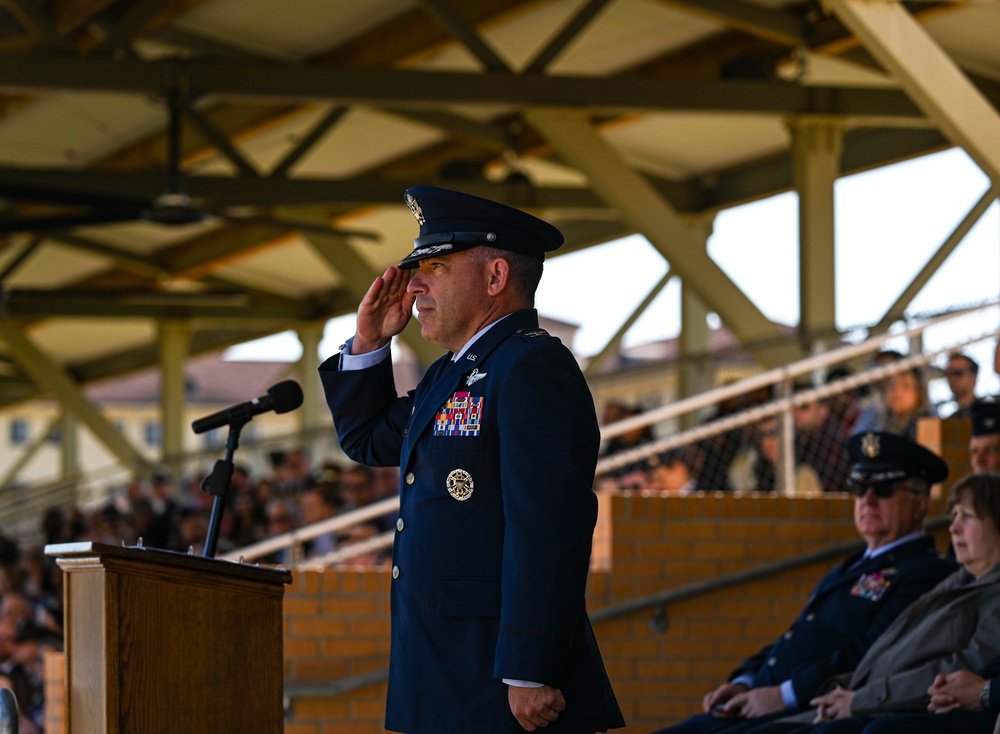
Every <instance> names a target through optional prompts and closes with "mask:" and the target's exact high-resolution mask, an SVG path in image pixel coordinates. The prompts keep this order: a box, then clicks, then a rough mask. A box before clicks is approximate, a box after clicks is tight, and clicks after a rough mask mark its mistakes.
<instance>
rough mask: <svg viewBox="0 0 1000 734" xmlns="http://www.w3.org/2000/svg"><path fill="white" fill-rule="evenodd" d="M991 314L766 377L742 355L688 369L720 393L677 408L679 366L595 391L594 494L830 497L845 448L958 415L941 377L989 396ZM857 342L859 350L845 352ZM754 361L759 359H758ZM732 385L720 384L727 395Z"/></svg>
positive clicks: (936, 321)
mask: <svg viewBox="0 0 1000 734" xmlns="http://www.w3.org/2000/svg"><path fill="white" fill-rule="evenodd" d="M998 334H1000V328H998V309H997V304H996V302H990V303H986V304H979V305H977V306H974V307H970V308H968V309H962V310H959V311H955V312H952V313H949V314H945V315H939V316H934V317H926V318H919V319H912V320H911V323H910V325H909V326H908V327H906V328H900V329H897V330H896V331H894V332H892V333H889V334H885V335H881V336H877V337H872V338H869V339H865V340H863V341H860V340H859V339H860V338H863V337H864V336H865V334H864V332H863V330H860V329H859V330H854V331H852V332H850V333H849V334H847V335H846V336H845V337H843V339H842V345H841V346H839V347H837V348H835V349H831V350H829V351H824V352H822V353H820V354H817V355H815V356H812V357H808V358H806V359H802V360H798V361H796V362H793V363H791V364H788V365H786V366H784V367H780V368H777V369H771V370H764V369H763V368H762V367H760V366H759V365H758V364H757V363H755V361H754V360H753V359H752V358H751V357H750V351H749V350H746V349H733V350H724V351H720V352H719V353H716V354H714V355H711V356H710V358H709V357H707V356H705V355H702V356H699V357H695V358H693V360H694V361H695V363H696V364H697V369H698V371H699V372H700V373H701V374H702V376H703V377H705V376H708V377H709V379H710V380H711V381H712V382H715V383H716V384H718V385H721V386H720V387H716V388H715V389H713V390H710V391H707V392H701V393H696V394H693V395H689V396H688V397H683V396H682V392H681V391H682V389H683V387H684V371H685V369H690V364H688V365H685V364H684V361H683V360H677V361H675V362H673V363H671V364H669V365H667V366H662V367H660V368H659V369H655V368H638V369H635V370H632V371H631V373H630V372H629V371H622V372H619V373H618V374H615V375H613V376H608V377H606V378H596V379H594V380H592V385H593V387H594V393H595V398H596V399H597V402H598V404H599V407H600V408H601V411H602V414H603V415H604V416H605V419H606V420H605V424H604V426H603V437H604V439H605V443H604V446H603V454H602V459H601V461H600V463H599V465H598V485H599V486H600V487H604V488H621V489H651V490H656V491H676V492H685V491H694V490H704V491H759V492H782V493H789V494H791V493H805V492H811V491H816V492H820V491H838V490H842V489H843V487H844V480H845V478H846V476H847V473H848V471H849V460H848V458H847V455H846V450H845V445H846V442H847V439H848V438H849V436H851V435H852V434H853V433H857V432H859V431H862V430H865V429H877V430H885V431H890V432H894V433H900V434H903V435H907V436H909V437H910V438H914V439H915V438H916V427H917V423H918V421H919V419H920V418H922V417H927V416H937V415H940V416H941V417H947V416H948V415H950V414H951V413H952V412H953V411H954V410H956V408H957V407H958V406H957V404H956V403H955V402H954V400H953V399H952V398H953V396H952V393H951V389H950V385H949V383H948V382H947V380H946V378H945V376H944V369H943V368H944V366H945V364H946V363H947V361H948V359H949V357H950V355H952V354H955V353H962V354H966V355H968V356H970V357H971V358H972V359H973V360H974V361H975V362H976V363H977V364H979V365H980V369H979V380H978V383H977V393H978V395H979V396H980V397H982V396H985V395H995V394H996V393H997V392H998V390H997V374H996V372H995V371H994V355H995V349H996V344H997V336H998ZM851 340H854V341H855V342H857V343H853V344H852V343H849V342H850V341H851ZM759 353H760V351H759V350H758V354H759ZM726 383H728V384H726Z"/></svg>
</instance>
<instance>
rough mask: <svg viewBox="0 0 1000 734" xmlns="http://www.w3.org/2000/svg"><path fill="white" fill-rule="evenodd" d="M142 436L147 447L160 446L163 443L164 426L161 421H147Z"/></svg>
mask: <svg viewBox="0 0 1000 734" xmlns="http://www.w3.org/2000/svg"><path fill="white" fill-rule="evenodd" d="M142 435H143V438H144V439H145V441H146V445H147V446H160V445H161V444H162V443H163V424H162V423H160V422H159V421H147V422H146V425H144V426H143V427H142Z"/></svg>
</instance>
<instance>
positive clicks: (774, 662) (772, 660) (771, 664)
mask: <svg viewBox="0 0 1000 734" xmlns="http://www.w3.org/2000/svg"><path fill="white" fill-rule="evenodd" d="M777 664H778V658H768V659H767V665H768V667H769V668H773V667H774V666H775V665H777Z"/></svg>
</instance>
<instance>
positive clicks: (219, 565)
mask: <svg viewBox="0 0 1000 734" xmlns="http://www.w3.org/2000/svg"><path fill="white" fill-rule="evenodd" d="M45 555H47V556H52V557H54V558H56V559H57V560H66V561H68V562H69V563H70V564H72V563H73V561H82V560H91V561H93V560H96V559H108V560H119V561H126V562H137V563H149V564H155V565H159V566H173V567H175V568H177V569H185V570H188V571H194V572H198V573H207V574H220V575H224V576H228V577H230V578H233V577H235V578H240V579H245V580H247V581H257V582H263V583H270V584H290V583H291V582H292V573H291V571H289V570H288V569H286V568H271V567H268V566H259V565H257V564H249V563H242V562H236V561H225V560H222V559H221V558H205V557H204V556H196V555H194V554H191V553H177V552H176V551H169V550H163V549H161V548H149V547H146V546H141V545H128V546H126V545H108V544H106V543H93V542H89V541H86V542H80V543H58V544H54V545H47V546H45ZM60 565H62V564H60Z"/></svg>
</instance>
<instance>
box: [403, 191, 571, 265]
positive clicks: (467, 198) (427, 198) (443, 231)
mask: <svg viewBox="0 0 1000 734" xmlns="http://www.w3.org/2000/svg"><path fill="white" fill-rule="evenodd" d="M403 200H404V201H405V202H406V205H407V206H408V207H410V211H411V212H413V216H414V218H415V219H416V220H417V224H419V225H420V235H419V236H418V237H417V239H415V240H414V241H413V252H411V253H410V254H409V255H407V256H406V257H405V258H403V260H401V261H400V262H399V266H398V267H401V268H403V269H406V270H412V269H413V268H416V267H418V263H419V262H420V261H421V260H425V259H427V258H429V257H434V256H436V255H437V256H440V255H450V254H452V253H455V252H461V251H462V250H468V249H469V248H472V247H476V246H477V245H486V246H488V247H496V248H497V249H500V250H509V251H511V252H519V253H522V254H524V255H530V256H531V257H535V258H538V259H539V260H544V259H545V253H546V252H550V251H552V250H555V249H556V248H558V247H559V246H560V245H562V243H563V236H562V232H560V231H559V230H558V229H556V228H555V227H553V226H552V225H551V224H549V223H548V222H546V221H543V220H541V219H539V218H538V217H534V216H532V215H531V214H528V213H527V212H523V211H521V210H520V209H515V208H514V207H511V206H507V205H506V204H500V203H499V202H496V201H490V200H489V199H482V198H480V197H478V196H472V195H470V194H463V193H462V192H460V191H451V190H450V189H441V188H437V187H435V186H413V187H411V188H409V189H407V190H406V193H405V194H404V196H403Z"/></svg>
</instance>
